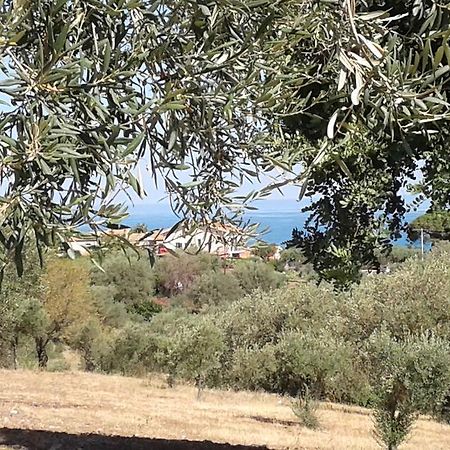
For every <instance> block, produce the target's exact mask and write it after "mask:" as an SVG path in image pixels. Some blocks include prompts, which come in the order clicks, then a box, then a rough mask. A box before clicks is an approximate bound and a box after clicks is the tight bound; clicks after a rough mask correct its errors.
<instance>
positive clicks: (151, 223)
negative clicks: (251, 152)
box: [125, 199, 425, 246]
mask: <svg viewBox="0 0 450 450" xmlns="http://www.w3.org/2000/svg"><path fill="white" fill-rule="evenodd" d="M257 207H258V210H255V211H249V212H247V213H246V215H245V219H246V220H248V221H249V222H251V223H258V224H259V228H260V230H265V229H267V232H266V233H264V234H262V235H261V239H263V240H264V241H266V242H270V243H274V244H282V243H283V242H285V241H287V240H289V239H290V238H291V234H292V230H293V229H294V228H299V229H301V228H302V227H303V225H304V223H305V221H306V218H307V214H305V213H301V208H302V207H303V205H300V204H299V203H298V202H297V201H295V200H290V199H280V200H264V201H261V202H259V203H258V204H257ZM424 212H425V211H417V212H411V213H409V214H407V215H406V221H407V222H411V221H412V220H414V219H415V218H416V217H418V216H420V215H422V214H423V213H424ZM129 214H130V215H129V217H128V219H127V220H126V221H125V223H126V224H127V225H130V226H133V225H136V224H138V223H145V224H146V225H147V226H148V227H149V228H150V229H155V228H166V227H170V226H172V225H173V224H174V223H175V222H177V221H178V220H179V219H178V218H177V216H175V214H173V212H172V211H171V210H170V207H169V206H168V205H167V204H166V203H156V204H142V205H138V206H134V207H129ZM395 245H399V246H418V245H419V243H417V242H416V243H411V242H410V241H408V238H407V236H406V235H404V236H402V237H401V238H400V239H399V240H397V241H396V242H395Z"/></svg>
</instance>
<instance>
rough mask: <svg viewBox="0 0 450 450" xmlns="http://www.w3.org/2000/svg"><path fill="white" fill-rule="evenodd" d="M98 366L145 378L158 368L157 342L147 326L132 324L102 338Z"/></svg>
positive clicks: (96, 359) (99, 345)
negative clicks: (155, 360)
mask: <svg viewBox="0 0 450 450" xmlns="http://www.w3.org/2000/svg"><path fill="white" fill-rule="evenodd" d="M95 344H96V347H97V350H96V352H95V353H94V354H95V355H96V357H95V360H94V364H95V365H96V367H98V368H99V369H100V370H102V371H105V372H107V373H111V372H118V373H121V374H122V375H142V374H144V373H146V372H147V371H149V370H152V369H154V368H155V366H154V359H153V357H154V352H155V347H154V340H153V336H152V334H151V333H150V330H149V327H148V325H147V324H145V323H143V324H138V323H133V322H128V323H127V324H126V326H125V327H124V328H122V329H120V330H111V332H110V333H109V334H103V335H101V340H100V341H97V342H96V343H95Z"/></svg>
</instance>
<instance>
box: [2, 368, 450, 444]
mask: <svg viewBox="0 0 450 450" xmlns="http://www.w3.org/2000/svg"><path fill="white" fill-rule="evenodd" d="M319 417H320V420H321V423H322V429H321V430H320V431H310V430H308V429H305V428H302V427H301V426H299V425H298V424H297V423H296V421H295V416H294V415H293V413H292V412H291V410H290V407H289V400H288V399H284V398H281V397H278V396H276V395H269V394H258V393H248V392H239V393H234V392H222V391H206V392H205V393H204V395H203V399H202V400H201V401H197V400H196V391H195V389H194V388H193V387H190V386H178V387H175V388H172V389H169V388H167V387H166V386H165V384H164V381H163V380H161V379H160V378H158V377H155V378H152V379H138V378H126V377H120V376H104V375H97V374H86V373H78V372H73V373H46V372H43V373H37V372H27V371H16V372H12V371H0V422H1V427H0V449H7V448H8V449H9V448H15V449H41V448H42V449H50V448H52V449H55V450H56V449H65V448H67V449H69V448H74V449H75V448H83V449H91V448H92V449H93V448H96V449H97V448H99V449H100V448H101V449H103V448H105V449H107V448H108V449H112V448H121V449H125V448H133V449H135V448H136V449H137V448H139V449H140V448H148V449H197V448H198V449H222V448H230V447H229V446H224V445H219V444H217V445H216V444H212V442H215V443H230V444H240V445H246V446H262V447H263V448H266V447H267V448H270V449H330V450H331V449H333V450H340V449H342V450H343V449H353V450H356V449H361V450H362V449H364V450H369V449H376V448H378V447H377V445H376V444H375V442H374V440H373V438H372V436H371V427H372V422H371V419H370V416H369V413H368V411H367V410H364V409H361V408H353V407H344V406H340V405H335V404H327V403H324V404H322V405H321V408H320V410H319ZM25 430H46V432H45V433H34V432H31V431H28V432H27V431H25ZM83 434H86V435H83ZM89 434H94V435H96V436H92V435H90V436H89ZM74 435H76V436H74ZM79 435H82V436H79ZM97 435H98V436H97ZM101 436H105V438H101ZM107 436H117V437H114V438H107ZM118 436H123V437H127V436H134V437H136V438H135V439H121V438H119V437H118ZM144 438H147V439H144ZM150 438H151V439H150ZM102 439H103V440H102ZM189 441H194V442H189ZM205 441H212V442H210V443H207V442H205ZM30 442H31V443H30ZM2 445H3V446H2ZM236 448H244V447H236ZM402 448H403V449H404V450H408V449H410V450H412V449H421V450H423V449H430V450H444V449H446V450H447V449H450V426H445V425H441V424H438V423H435V422H433V421H431V420H428V419H421V420H420V421H419V422H418V423H417V424H416V426H415V429H414V432H413V434H412V437H411V439H410V440H409V442H408V443H407V444H406V445H404V446H403V447H402Z"/></svg>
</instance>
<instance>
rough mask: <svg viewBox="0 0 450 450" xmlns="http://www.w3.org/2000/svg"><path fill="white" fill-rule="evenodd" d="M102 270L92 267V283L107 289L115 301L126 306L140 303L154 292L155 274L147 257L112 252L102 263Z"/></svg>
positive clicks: (148, 298)
mask: <svg viewBox="0 0 450 450" xmlns="http://www.w3.org/2000/svg"><path fill="white" fill-rule="evenodd" d="M102 267H103V269H104V271H103V272H102V271H101V270H99V269H97V268H94V269H93V270H92V273H91V279H92V284H93V285H94V286H103V287H107V288H108V289H109V292H110V295H111V296H112V299H113V300H114V301H115V302H120V303H123V304H125V305H127V307H131V308H132V307H133V306H135V305H140V304H141V303H144V302H146V301H148V300H150V299H151V297H152V296H153V295H154V293H155V275H154V272H153V270H152V268H151V267H150V264H149V262H148V258H146V257H145V256H142V258H137V257H136V255H134V254H132V255H128V257H127V256H125V255H122V254H118V253H117V254H112V255H108V256H107V257H106V258H105V260H104V261H103V263H102Z"/></svg>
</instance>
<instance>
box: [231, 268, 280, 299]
mask: <svg viewBox="0 0 450 450" xmlns="http://www.w3.org/2000/svg"><path fill="white" fill-rule="evenodd" d="M233 275H234V276H235V277H236V279H237V280H238V282H239V285H240V287H241V289H242V290H243V291H244V292H246V293H250V292H252V291H254V290H256V289H260V290H262V291H269V290H272V289H276V288H279V287H280V286H281V285H282V284H283V281H284V277H283V275H282V274H280V273H278V272H276V271H275V269H274V268H273V266H272V265H270V264H267V263H264V262H262V261H240V262H239V264H236V266H235V268H234V270H233Z"/></svg>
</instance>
